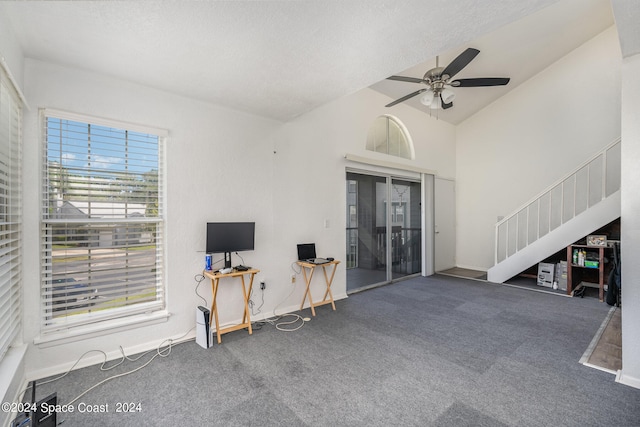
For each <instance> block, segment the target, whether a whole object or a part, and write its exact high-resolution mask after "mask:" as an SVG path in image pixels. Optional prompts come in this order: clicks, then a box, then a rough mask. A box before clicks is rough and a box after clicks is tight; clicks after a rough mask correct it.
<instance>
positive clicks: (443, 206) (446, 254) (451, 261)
mask: <svg viewBox="0 0 640 427" xmlns="http://www.w3.org/2000/svg"><path fill="white" fill-rule="evenodd" d="M434 193H435V194H434V196H435V197H434V205H435V206H434V210H435V218H434V223H435V228H434V232H435V243H434V245H435V253H434V264H435V270H436V271H442V270H447V269H449V268H453V267H455V266H456V259H455V258H456V229H455V222H456V197H455V182H454V181H451V180H448V179H442V178H437V177H436V179H435V191H434Z"/></svg>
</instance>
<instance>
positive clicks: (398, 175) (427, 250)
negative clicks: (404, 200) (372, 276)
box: [343, 164, 436, 292]
mask: <svg viewBox="0 0 640 427" xmlns="http://www.w3.org/2000/svg"><path fill="white" fill-rule="evenodd" d="M348 173H355V174H361V175H373V176H377V177H384V178H386V179H387V184H386V185H387V191H388V193H389V192H390V191H391V186H392V184H391V183H392V180H393V179H399V180H406V181H413V182H418V183H420V186H421V189H420V195H421V200H420V204H421V206H420V216H421V239H422V248H421V257H422V268H421V272H420V273H417V274H411V275H408V276H404V277H402V278H397V279H393V277H390V276H392V273H391V265H390V263H391V260H390V257H391V253H390V251H389V250H387V272H386V277H387V281H386V282H384V283H381V284H388V283H393V282H396V281H399V280H404V279H406V278H410V277H415V276H417V275H422V276H430V275H432V274H434V273H435V270H434V265H435V264H434V263H435V261H434V249H435V238H434V202H435V201H434V197H435V177H436V173H435V172H433V171H426V170H425V171H422V170H421V171H416V170H402V169H395V168H393V169H391V168H387V167H382V166H378V165H371V164H368V165H367V168H357V167H351V166H347V167H346V168H345V180H346V176H347V174H348ZM389 194H390V193H389ZM346 208H347V207H346V195H345V198H344V209H343V211H344V212H346ZM385 215H386V219H387V221H386V222H387V226H389V224H391V206H390V204H387V209H386V212H385ZM345 236H346V233H345ZM387 239H388V240H387V248H390V242H389V240H390V239H391V236H390V234H389V233H387ZM344 246H345V248H346V237H345V243H344ZM363 289H364V288H363ZM356 292H357V291H356Z"/></svg>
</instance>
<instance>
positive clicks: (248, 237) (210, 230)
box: [206, 222, 256, 268]
mask: <svg viewBox="0 0 640 427" xmlns="http://www.w3.org/2000/svg"><path fill="white" fill-rule="evenodd" d="M255 229H256V223H255V222H208V223H207V248H206V252H207V253H208V254H212V253H224V267H225V268H230V267H231V253H232V252H241V251H252V250H253V249H254V241H255Z"/></svg>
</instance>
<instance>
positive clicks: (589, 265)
mask: <svg viewBox="0 0 640 427" xmlns="http://www.w3.org/2000/svg"><path fill="white" fill-rule="evenodd" d="M584 266H585V267H587V268H598V267H599V266H600V262H599V261H589V260H585V262H584Z"/></svg>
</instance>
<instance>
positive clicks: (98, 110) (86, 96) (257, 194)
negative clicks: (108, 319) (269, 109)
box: [24, 59, 455, 378]
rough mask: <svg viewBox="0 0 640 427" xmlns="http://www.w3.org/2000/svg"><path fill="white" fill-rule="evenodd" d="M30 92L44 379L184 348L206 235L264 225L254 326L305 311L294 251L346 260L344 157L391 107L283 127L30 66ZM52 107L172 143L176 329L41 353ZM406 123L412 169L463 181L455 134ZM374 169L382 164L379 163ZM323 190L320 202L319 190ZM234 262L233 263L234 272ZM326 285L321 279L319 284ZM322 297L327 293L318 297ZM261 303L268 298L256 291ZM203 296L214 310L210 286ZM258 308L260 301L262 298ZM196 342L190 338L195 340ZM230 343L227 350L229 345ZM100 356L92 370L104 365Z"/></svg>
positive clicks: (27, 220)
mask: <svg viewBox="0 0 640 427" xmlns="http://www.w3.org/2000/svg"><path fill="white" fill-rule="evenodd" d="M25 86H26V88H27V90H26V96H27V99H28V102H29V103H30V104H31V106H32V110H31V111H29V112H27V113H26V114H25V122H24V143H25V148H24V162H25V165H33V166H32V167H29V168H25V171H24V175H25V178H24V181H25V183H24V188H25V197H24V199H25V200H24V224H25V233H24V242H25V243H24V248H25V254H26V257H25V266H29V268H25V271H24V282H25V301H26V306H25V314H24V323H25V331H24V335H25V341H26V342H27V343H29V344H30V349H29V352H28V354H27V364H26V369H27V376H28V377H29V378H36V377H42V376H43V375H49V374H52V373H55V372H62V371H65V370H66V369H68V368H69V367H70V366H71V364H72V363H73V362H75V361H76V359H77V358H78V357H80V355H82V354H83V353H84V352H86V351H87V350H92V349H98V350H103V351H105V352H107V353H108V354H109V355H110V357H116V356H119V352H118V347H119V346H122V347H123V348H124V349H125V351H126V352H127V354H130V353H132V352H134V351H142V350H146V349H148V348H153V347H155V346H157V345H159V344H160V343H161V342H162V341H163V340H164V339H166V338H169V337H172V338H178V337H180V336H182V335H183V334H185V333H186V332H188V331H189V330H190V329H191V328H192V327H193V326H194V321H195V320H194V319H195V314H194V312H195V307H196V306H197V305H200V304H202V300H201V299H200V298H199V297H197V296H196V294H195V292H194V289H195V286H196V282H195V280H194V276H195V275H196V274H198V273H200V272H201V271H202V268H203V263H204V252H203V250H204V244H205V241H204V237H205V233H204V231H205V223H206V222H207V221H233V220H246V221H255V222H256V249H255V251H252V252H245V253H242V254H241V255H242V256H243V263H244V264H246V265H250V266H253V267H256V268H258V269H260V270H261V272H260V273H259V274H258V275H257V277H256V280H265V282H266V284H267V289H266V291H265V293H264V306H263V309H262V312H261V313H260V314H259V315H258V316H255V317H254V319H261V318H264V317H269V316H271V315H273V313H274V311H276V310H277V313H278V314H281V313H284V312H290V311H294V310H297V309H298V308H299V305H300V302H301V301H302V295H303V292H304V283H303V280H302V277H301V276H298V277H297V281H296V283H295V284H291V281H290V277H291V274H295V273H293V270H292V263H293V262H294V261H295V259H296V243H300V242H307V241H309V242H310V241H314V242H316V243H317V244H318V251H319V252H320V253H321V254H322V255H325V256H334V257H335V258H336V259H344V255H345V234H344V227H345V205H346V203H345V193H344V188H345V166H346V165H347V162H346V160H345V159H344V154H345V153H347V152H350V153H356V154H360V155H369V153H367V152H365V151H364V146H365V139H366V134H367V131H368V127H369V125H370V124H371V123H372V122H373V120H374V119H375V118H376V117H377V116H378V115H380V114H384V113H388V112H389V111H388V110H385V109H384V107H383V106H384V105H385V104H386V103H388V101H389V100H388V99H387V98H385V97H384V96H382V95H380V94H378V93H376V92H373V91H370V90H364V91H361V92H358V93H357V94H354V95H352V96H350V97H346V98H343V99H341V100H338V101H336V102H333V103H331V104H329V105H326V106H323V107H321V108H319V109H317V110H315V111H313V112H311V113H309V114H307V115H305V116H302V117H299V118H298V119H296V120H293V121H291V122H290V123H287V124H286V125H283V124H282V123H279V122H276V121H271V120H267V119H263V118H259V117H255V116H251V115H247V114H243V113H238V112H234V111H230V110H228V109H224V108H219V107H216V106H212V105H209V104H206V103H202V102H199V101H194V100H190V99H186V98H183V97H180V96H176V95H172V94H169V93H165V92H161V91H158V90H154V89H150V88H146V87H142V86H139V85H135V84H131V83H128V82H124V81H120V80H116V79H113V78H111V77H107V76H103V75H98V74H93V73H88V72H85V71H80V70H75V69H69V68H65V67H61V66H58V65H54V64H50V63H45V62H40V61H35V60H30V59H27V60H26V61H25ZM43 107H48V108H55V109H60V110H67V111H72V112H76V113H82V114H88V115H93V116H97V117H102V118H109V119H114V120H121V121H126V122H132V123H138V124H142V125H147V126H153V127H159V128H164V129H167V130H168V131H169V141H168V144H167V149H166V165H167V203H168V209H167V239H166V242H167V244H166V246H167V254H166V258H167V268H166V271H167V299H168V302H169V304H168V311H169V312H170V313H171V317H170V318H169V320H168V321H167V322H166V323H161V324H158V325H151V326H145V327H140V328H134V329H130V330H125V331H118V332H114V333H110V334H107V335H104V336H100V337H95V338H89V339H83V340H78V341H75V342H70V343H64V344H57V345H53V346H49V345H38V344H33V341H34V339H37V338H38V337H39V334H40V332H39V324H40V317H39V315H40V311H39V307H40V306H39V272H38V269H37V267H36V266H37V254H38V253H39V251H38V248H39V246H38V245H39V240H38V239H39V237H38V229H39V217H38V212H39V207H38V205H39V191H40V184H39V176H40V175H39V172H38V170H39V166H38V165H39V161H40V150H41V148H40V130H39V122H38V109H39V108H43ZM397 115H398V117H399V118H400V119H401V120H402V121H403V122H404V123H405V124H406V125H407V127H408V128H409V131H410V132H411V134H412V136H413V137H414V142H415V144H416V157H417V160H415V161H412V162H410V161H407V162H406V163H407V164H412V165H419V166H420V167H423V168H430V169H437V170H439V171H442V173H443V174H445V175H446V176H454V175H455V160H454V155H455V142H454V136H455V130H454V128H453V126H451V125H448V124H446V123H444V122H440V121H437V120H435V119H428V118H427V119H425V118H424V117H423V116H422V114H421V113H419V112H418V111H416V110H413V109H411V108H408V107H402V108H399V109H398V111H397ZM370 155H371V156H373V157H375V156H376V154H375V153H370ZM315 183H318V184H323V185H324V186H325V188H324V189H320V190H317V191H316V190H313V189H311V188H310V185H312V184H315ZM235 261H237V260H234V262H235ZM345 277H346V275H345V269H344V264H342V265H341V266H340V267H339V269H338V273H337V275H336V279H335V282H334V286H333V288H332V289H333V292H334V295H335V296H336V298H343V297H345V296H346V282H345ZM317 279H320V277H318V278H317ZM315 290H316V292H315V293H314V297H315V296H316V294H320V293H321V292H320V291H321V288H320V287H316V289H315ZM256 292H259V291H258V290H257V289H256ZM200 293H201V294H202V295H204V296H205V298H207V299H208V302H209V303H210V300H211V297H210V296H211V291H210V285H209V283H207V282H203V284H202V285H201V286H200ZM218 298H221V299H223V300H225V304H224V307H225V308H226V307H234V306H235V307H237V308H238V310H237V311H233V310H229V311H227V312H226V313H225V312H224V311H223V312H222V313H221V317H220V321H221V323H222V324H231V323H237V322H239V320H240V318H241V315H242V309H241V305H240V304H241V299H240V291H239V288H238V287H236V286H235V285H234V286H228V287H226V288H225V287H224V286H223V287H222V288H221V289H220V292H219V294H218ZM254 299H255V300H259V299H260V297H258V296H256V298H254ZM192 334H193V332H191V335H192ZM223 342H224V338H223ZM99 361H101V356H100V355H98V354H96V355H95V356H94V357H88V358H87V359H84V361H83V363H81V365H87V364H90V363H97V362H99Z"/></svg>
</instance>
